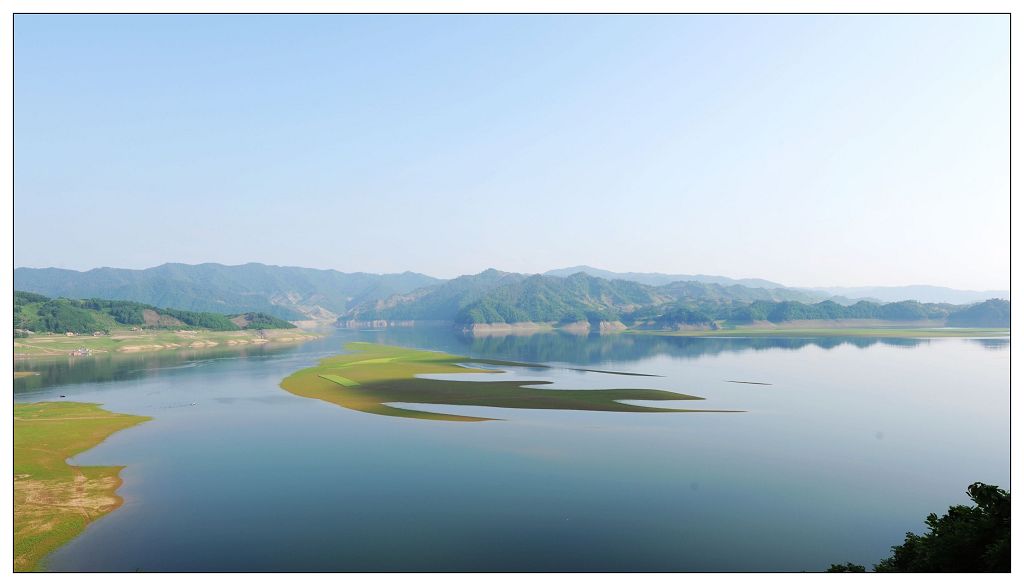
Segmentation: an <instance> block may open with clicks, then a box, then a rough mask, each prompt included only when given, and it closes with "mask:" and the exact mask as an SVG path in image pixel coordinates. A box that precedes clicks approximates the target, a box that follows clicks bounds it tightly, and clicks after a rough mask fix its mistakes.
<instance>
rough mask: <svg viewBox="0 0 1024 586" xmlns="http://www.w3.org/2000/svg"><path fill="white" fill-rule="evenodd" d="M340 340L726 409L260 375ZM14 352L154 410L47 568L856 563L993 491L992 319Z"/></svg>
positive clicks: (82, 459)
mask: <svg viewBox="0 0 1024 586" xmlns="http://www.w3.org/2000/svg"><path fill="white" fill-rule="evenodd" d="M351 340H369V341H377V342H383V343H394V344H403V345H409V346H416V347H420V348H428V349H435V350H445V351H449V352H455V353H459V354H465V355H471V356H477V357H487V358H501V359H510V360H519V361H534V362H544V363H547V364H552V365H556V366H573V367H586V368H597V369H603V370H620V371H633V372H643V373H649V374H657V375H661V378H637V377H622V376H616V375H610V374H599V373H581V372H576V371H571V370H564V369H553V370H543V371H537V370H529V369H513V372H518V373H521V374H523V375H524V377H527V378H531V379H536V378H537V376H538V372H540V373H542V376H544V377H550V379H551V380H553V381H555V382H556V383H558V385H559V386H561V387H562V388H601V387H616V386H619V387H622V386H644V387H647V386H649V387H651V388H658V389H665V390H674V391H679V392H682V393H688V394H694V395H699V396H702V397H706V399H707V400H706V401H704V402H702V404H701V405H700V406H701V407H706V408H714V409H740V410H744V412H743V413H666V414H663V413H597V412H568V411H543V410H515V409H498V408H478V407H453V406H445V407H444V408H443V410H444V411H445V412H450V413H462V414H473V415H483V416H488V417H499V418H502V419H503V420H504V421H496V422H482V423H454V422H441V421H424V420H417V419H404V418H391V417H381V416H376V415H370V414H366V413H360V412H355V411H349V410H346V409H343V408H341V407H338V406H336V405H333V404H328V403H324V402H320V401H316V400H312V399H304V398H300V397H296V396H294V395H291V394H289V393H287V392H286V391H284V390H282V389H280V388H279V387H278V383H279V382H280V381H281V379H282V378H284V377H285V376H286V375H288V374H290V373H291V372H294V371H295V370H298V369H300V368H304V367H306V366H311V365H313V364H315V363H316V361H317V359H318V358H320V357H323V356H329V355H332V354H337V353H339V352H341V351H342V345H343V344H344V343H345V342H347V341H351ZM16 367H17V368H18V369H19V370H21V369H24V370H35V371H39V372H41V373H42V374H41V376H37V377H30V378H25V379H19V380H16V381H14V385H15V399H16V400H17V401H50V400H59V398H60V395H66V398H65V399H64V400H73V401H90V402H98V403H102V404H104V406H105V407H106V408H107V409H110V410H113V411H118V412H123V413H136V414H143V415H149V416H152V417H153V418H154V419H153V421H150V422H147V423H145V424H143V425H140V426H137V427H135V428H132V429H129V430H127V431H123V432H120V433H118V434H116V435H114V436H113V437H112V438H110V439H109V440H108V441H106V442H105V443H103V444H101V445H100V446H98V447H96V448H94V449H93V450H90V451H89V452H86V453H84V454H82V455H80V456H78V457H77V458H75V459H74V463H76V464H82V465H90V464H124V465H126V466H127V467H126V468H125V470H124V471H123V472H122V476H123V478H124V485H123V486H122V488H121V489H120V494H121V495H122V496H123V497H124V499H125V504H124V506H123V507H121V508H120V509H118V510H117V511H115V512H113V513H111V514H109V515H107V516H106V517H104V518H102V519H100V520H99V521H97V522H95V523H94V524H92V525H91V526H90V527H89V528H88V529H87V530H86V531H85V532H84V533H83V534H82V535H81V536H79V537H78V538H77V539H75V540H74V541H72V542H71V543H69V544H68V545H67V546H65V547H64V548H62V549H60V550H58V551H56V552H55V553H54V554H52V555H51V556H50V557H49V558H48V560H47V567H48V568H49V569H52V570H115V571H117V570H125V571H134V570H143V571H161V570H164V571H170V570H259V571H273V570H282V571H302V570H353V571H372V570H436V571H444V570H451V571H459V570H466V571H486V570H501V571H514V570H537V571H559V570H587V571H616V570H651V571H681V570H701V571H713V570H821V569H823V568H826V567H828V565H829V564H830V563H833V562H844V561H852V562H856V563H861V564H865V565H868V566H869V567H870V564H872V563H874V562H877V561H878V560H879V559H880V558H881V557H884V556H885V555H886V554H887V552H888V548H889V546H890V545H893V544H895V543H899V542H901V541H902V538H903V534H904V533H905V532H906V531H918V532H920V531H922V530H923V524H922V521H923V519H924V517H925V516H926V515H927V514H928V513H930V512H942V511H944V510H945V509H946V507H948V506H949V505H951V504H954V503H967V502H969V501H968V499H967V497H966V495H964V490H965V489H966V487H967V485H968V484H970V483H971V482H975V481H983V482H987V483H990V484H998V485H1000V486H1002V487H1006V488H1009V471H1010V464H1009V344H1008V342H1007V341H1006V340H963V339H939V340H870V339H856V338H850V339H843V338H824V339H817V340H808V339H790V338H785V339H763V338H758V339H722V338H712V339H695V338H657V337H649V336H630V335H615V336H604V337H600V336H590V337H575V336H569V335H564V334H538V335H535V336H528V337H495V338H477V339H472V338H467V337H463V336H461V335H457V334H454V333H452V332H451V331H450V330H448V329H444V328H436V329H430V328H422V329H408V330H399V329H395V330H389V331H384V332H357V331H338V332H334V333H332V334H331V335H330V336H329V337H327V338H325V339H322V340H318V341H316V342H311V343H307V344H305V345H301V346H296V347H291V348H283V349H282V348H279V349H271V348H255V349H245V350H221V351H207V352H191V353H188V352H186V353H163V354H155V355H148V356H139V355H136V356H98V357H91V358H84V359H83V358H78V359H73V360H72V359H60V360H52V359H50V360H37V361H32V362H19V363H18V364H17V366H16ZM728 380H742V381H759V382H767V383H771V386H763V385H746V384H735V383H730V382H726V381H728ZM193 403H195V404H194V405H193ZM661 404H663V403H659V405H661ZM679 405H680V406H683V407H692V406H693V403H680V404H679Z"/></svg>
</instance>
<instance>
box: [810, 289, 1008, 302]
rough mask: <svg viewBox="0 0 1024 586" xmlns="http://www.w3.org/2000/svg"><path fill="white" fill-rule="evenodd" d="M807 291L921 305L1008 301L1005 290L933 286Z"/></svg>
mask: <svg viewBox="0 0 1024 586" xmlns="http://www.w3.org/2000/svg"><path fill="white" fill-rule="evenodd" d="M805 290H807V291H823V292H826V293H829V294H831V295H840V296H843V297H853V298H866V299H875V300H878V301H902V300H904V299H914V300H915V301H920V302H922V303H952V304H955V305H960V304H964V303H977V302H980V301H985V300H988V299H1006V300H1009V299H1010V292H1009V291H1005V290H989V291H971V290H966V289H950V288H949V287H936V286H934V285H906V286H903V287H814V288H813V289H805Z"/></svg>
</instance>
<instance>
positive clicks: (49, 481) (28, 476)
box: [14, 402, 149, 572]
mask: <svg viewBox="0 0 1024 586" xmlns="http://www.w3.org/2000/svg"><path fill="white" fill-rule="evenodd" d="M148 420H149V417H140V416H135V415H122V414H118V413H111V412H109V411H105V410H104V409H101V408H100V407H99V406H98V405H96V404H94V403H70V402H59V403H31V404H20V405H15V406H14V569H15V571H19V572H23V571H32V570H40V569H42V568H41V567H40V562H41V560H42V559H43V557H45V556H46V555H47V554H48V553H50V552H51V551H53V550H55V549H57V548H58V547H60V546H61V545H63V544H65V543H67V542H68V541H70V540H71V539H72V538H73V537H75V536H76V535H78V534H79V533H81V532H82V531H83V530H84V529H85V527H86V525H88V524H89V523H90V522H92V521H95V520H96V519H98V518H99V517H102V516H103V515H105V514H107V513H109V512H110V511H112V510H114V509H116V508H117V507H119V506H120V505H121V498H120V497H119V496H117V494H115V491H116V490H117V487H118V486H120V485H121V478H120V477H119V475H118V474H119V472H120V471H121V468H123V466H72V465H70V464H68V463H67V461H66V460H67V459H68V458H70V457H71V456H74V455H75V454H79V453H81V452H84V451H86V450H88V449H90V448H92V447H93V446H96V445H98V444H99V443H100V442H102V441H103V440H105V439H106V438H107V437H109V436H110V435H111V434H113V433H115V432H117V431H120V430H122V429H125V428H128V427H132V426H133V425H137V424H139V423H142V422H143V421H148Z"/></svg>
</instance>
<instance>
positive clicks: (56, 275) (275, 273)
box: [14, 263, 440, 321]
mask: <svg viewBox="0 0 1024 586" xmlns="http://www.w3.org/2000/svg"><path fill="white" fill-rule="evenodd" d="M438 282H440V281H439V280H438V279H435V278H433V277H428V276H427V275H421V274H419V273H411V272H405V273H401V274H390V275H376V274H371V273H342V272H339V271H334V270H321V269H306V268H300V267H280V266H272V265H265V264H260V263H249V264H244V265H222V264H217V263H205V264H198V265H188V264H181V263H167V264H162V265H160V266H157V267H152V268H148V269H141V270H135V269H114V268H106V267H104V268H98V269H92V270H89V271H71V270H65V269H56V268H47V269H34V268H18V269H15V271H14V286H15V289H17V290H19V291H30V292H33V293H40V294H42V295H47V296H49V297H67V298H71V299H87V298H92V297H97V298H103V299H117V300H125V301H137V302H139V303H147V304H150V305H155V306H158V307H177V308H181V309H185V310H190V311H213V312H218V313H243V312H250V311H259V312H265V313H268V314H271V315H274V316H276V317H280V318H283V319H291V320H298V319H319V320H331V321H332V320H334V319H335V318H336V317H337V316H338V315H340V314H342V313H344V312H345V311H347V310H348V309H350V308H351V307H354V306H356V305H358V304H360V303H363V302H365V301H369V300H373V299H379V298H383V297H387V296H390V295H394V294H396V293H404V292H408V291H412V290H414V289H417V288H420V287H424V286H426V285H430V284H433V283H438Z"/></svg>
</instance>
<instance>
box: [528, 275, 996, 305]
mask: <svg viewBox="0 0 1024 586" xmlns="http://www.w3.org/2000/svg"><path fill="white" fill-rule="evenodd" d="M581 272H582V273H586V274H588V275H591V276H594V277H601V278H602V279H609V280H611V279H623V280H626V281H635V282H637V283H642V284H644V285H651V286H654V287H657V286H660V285H667V284H669V283H672V282H675V281H696V282H698V283H714V284H718V285H743V286H745V287H755V288H761V289H788V290H791V291H804V292H806V293H808V294H810V295H812V296H816V297H818V298H819V299H827V298H829V297H838V298H839V299H834V301H837V302H839V303H843V304H844V305H845V304H851V303H853V302H854V301H856V300H859V299H864V300H868V301H883V302H894V301H906V300H908V299H912V300H914V301H920V302H921V303H952V304H955V305H960V304H964V303H978V302H981V301H985V300H988V299H1006V300H1009V299H1010V292H1009V291H1006V290H998V289H997V290H988V291H974V290H969V289H951V288H949V287H937V286H934V285H906V286H890V287H874V286H864V287H789V286H786V285H783V284H781V283H776V282H774V281H767V280H765V279H732V278H730V277H722V276H716V275H671V274H664V273H616V272H613V271H606V270H603V269H596V268H594V267H590V266H586V265H580V266H576V267H569V268H565V269H554V270H551V271H548V272H546V273H544V274H545V275H552V276H557V277H567V276H569V275H571V274H573V273H581Z"/></svg>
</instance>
